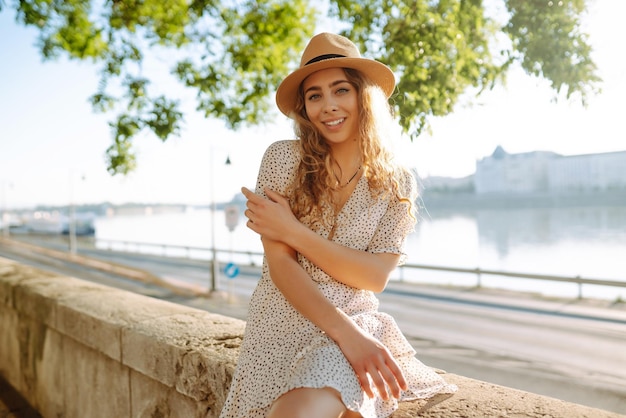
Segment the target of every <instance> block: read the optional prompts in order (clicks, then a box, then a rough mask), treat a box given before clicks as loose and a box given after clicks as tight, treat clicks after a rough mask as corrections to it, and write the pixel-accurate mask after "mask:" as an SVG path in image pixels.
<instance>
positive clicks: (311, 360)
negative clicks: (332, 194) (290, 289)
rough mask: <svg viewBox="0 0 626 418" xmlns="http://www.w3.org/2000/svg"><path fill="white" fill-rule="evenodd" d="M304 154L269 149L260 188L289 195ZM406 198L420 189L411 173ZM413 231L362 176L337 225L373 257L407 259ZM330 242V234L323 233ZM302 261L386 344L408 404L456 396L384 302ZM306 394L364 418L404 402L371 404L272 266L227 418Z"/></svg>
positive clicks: (341, 236)
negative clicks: (330, 392)
mask: <svg viewBox="0 0 626 418" xmlns="http://www.w3.org/2000/svg"><path fill="white" fill-rule="evenodd" d="M299 161H300V155H299V148H298V144H297V142H296V141H279V142H276V143H274V144H272V145H270V147H269V148H268V149H267V151H266V153H265V155H264V157H263V161H262V163H261V168H260V171H259V176H258V181H257V189H256V190H257V193H261V194H263V195H264V193H263V190H264V188H268V189H271V190H274V191H277V192H279V193H282V194H284V193H285V191H286V188H287V186H288V185H289V184H290V183H291V182H292V181H293V178H294V176H295V170H296V168H297V166H298V164H299ZM406 175H407V181H405V182H404V184H405V185H406V187H407V190H406V194H405V195H407V196H414V193H415V189H416V185H415V181H414V179H413V178H412V176H411V174H410V173H408V172H407V173H406ZM413 227H414V220H413V218H412V217H411V216H410V215H409V214H408V212H407V206H406V203H401V202H398V201H397V199H395V198H394V197H388V198H386V199H374V198H372V197H371V194H370V192H369V188H368V183H367V179H365V178H364V177H362V178H361V179H360V180H359V182H358V184H357V186H356V188H355V190H354V192H353V194H352V196H351V197H350V198H349V200H348V201H347V202H346V204H345V205H344V207H343V208H342V210H341V212H340V213H339V214H338V216H337V219H336V226H335V233H334V235H333V238H332V239H333V241H335V242H338V243H340V244H342V245H344V246H348V247H351V248H356V249H360V250H363V251H369V252H372V253H395V254H402V250H403V244H404V240H405V237H406V235H407V234H408V233H409V232H411V230H412V229H413ZM317 232H318V233H319V234H321V235H322V236H325V237H328V236H329V234H330V231H329V230H327V228H324V227H323V226H318V230H317ZM299 262H300V264H301V265H302V266H303V267H304V269H305V270H306V271H307V272H308V274H309V275H310V276H311V278H312V279H313V280H314V281H315V282H317V284H318V287H319V289H320V290H321V291H322V293H323V294H324V295H325V296H326V297H327V298H328V299H329V300H330V301H331V302H332V303H333V304H335V305H336V306H338V307H340V308H341V309H342V310H343V311H344V312H345V313H346V314H348V315H350V316H351V317H352V319H353V320H354V321H355V323H356V324H357V325H358V326H359V327H361V328H362V329H364V330H365V331H367V332H368V333H369V334H371V335H372V336H374V337H375V338H377V339H378V340H379V341H381V342H382V343H383V344H384V345H385V346H386V347H387V348H388V349H389V351H390V352H391V353H392V354H393V356H394V358H395V359H396V361H397V362H398V363H399V364H400V366H401V367H402V369H403V372H404V375H405V378H406V379H407V381H408V384H409V389H408V390H407V391H405V392H404V393H403V396H402V400H411V399H424V398H429V397H431V396H433V395H435V394H437V393H452V392H454V391H455V390H456V388H455V387H454V386H453V385H448V384H447V383H446V382H445V381H444V380H443V379H442V378H441V376H439V375H438V374H437V373H435V372H434V371H433V370H432V369H431V368H429V367H427V366H426V365H424V364H423V363H421V362H420V361H419V360H417V359H416V358H415V350H414V349H413V348H412V347H411V345H410V344H409V343H408V341H407V340H406V339H405V337H404V336H403V335H402V332H401V331H400V329H399V328H398V326H397V324H396V323H395V321H394V319H393V318H392V317H391V316H389V315H387V314H385V313H382V312H379V311H378V299H377V298H376V296H375V294H374V293H373V292H370V291H366V290H360V289H356V288H353V287H350V286H346V285H344V284H342V283H339V282H337V281H335V280H333V278H332V277H330V276H328V275H327V274H326V273H324V272H323V271H322V270H321V269H319V268H318V267H316V266H315V265H313V264H312V263H311V262H309V261H308V260H307V259H306V258H304V257H302V256H301V255H299ZM300 387H310V388H321V387H332V388H335V389H336V390H337V391H338V392H339V393H340V394H341V398H342V400H343V402H344V404H345V405H346V406H347V407H348V408H349V409H350V410H353V411H358V412H359V413H360V414H361V415H362V416H363V417H365V418H378V417H387V416H389V415H391V414H392V413H393V411H394V410H396V409H397V407H398V404H397V400H395V399H391V400H388V401H384V400H383V399H382V398H380V397H376V398H374V399H370V398H368V397H367V395H365V393H364V392H363V391H362V390H361V387H360V385H359V382H358V380H357V378H356V375H355V374H354V371H353V370H352V367H351V366H350V364H349V363H348V361H347V360H346V358H345V357H344V355H343V353H342V352H341V350H340V349H339V347H338V346H337V345H336V344H335V342H334V341H332V340H331V339H330V338H328V337H327V336H326V334H325V333H324V332H322V331H321V330H320V329H319V328H317V327H316V326H315V325H313V324H312V323H311V322H310V321H309V320H308V319H306V318H305V317H304V316H302V315H301V314H300V313H299V312H298V311H296V310H295V309H294V308H293V307H292V306H291V304H290V303H289V302H288V301H287V300H286V299H285V298H284V296H283V295H282V293H281V292H280V291H279V290H278V289H277V288H276V286H274V283H273V282H272V279H271V277H270V274H269V268H268V266H267V263H266V262H264V263H263V270H262V275H261V279H260V280H259V283H258V285H257V288H256V289H255V291H254V293H253V295H252V298H251V300H250V308H249V315H248V322H247V325H246V330H245V335H244V340H243V343H242V347H241V355H240V358H239V361H238V365H237V369H236V371H235V375H234V377H233V382H232V385H231V388H230V392H229V395H228V398H227V400H226V403H225V405H224V408H223V410H222V412H221V415H220V417H221V418H264V417H265V416H266V415H267V412H268V410H269V408H270V406H271V404H272V402H273V401H274V400H275V399H277V398H278V397H279V396H281V395H282V394H284V393H286V392H288V391H289V390H291V389H295V388H300Z"/></svg>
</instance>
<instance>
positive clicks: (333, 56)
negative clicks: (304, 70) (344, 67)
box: [304, 54, 346, 66]
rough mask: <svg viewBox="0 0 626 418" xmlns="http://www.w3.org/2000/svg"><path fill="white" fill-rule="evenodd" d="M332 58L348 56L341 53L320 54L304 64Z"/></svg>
mask: <svg viewBox="0 0 626 418" xmlns="http://www.w3.org/2000/svg"><path fill="white" fill-rule="evenodd" d="M331 58H346V56H345V55H339V54H325V55H320V56H318V57H315V58H313V59H311V60H309V61H308V62H307V63H306V64H304V65H305V66H306V65H309V64H313V63H314V62H318V61H324V60H327V59H331Z"/></svg>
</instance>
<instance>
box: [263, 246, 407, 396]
mask: <svg viewBox="0 0 626 418" xmlns="http://www.w3.org/2000/svg"><path fill="white" fill-rule="evenodd" d="M262 242H263V248H264V250H265V256H266V258H267V263H268V265H269V269H270V276H271V278H272V281H273V282H274V284H275V285H276V287H277V288H278V289H279V290H280V291H281V292H282V294H283V295H284V296H285V298H286V299H287V300H288V301H289V302H290V303H291V304H292V305H293V307H294V308H295V309H296V310H297V311H298V312H300V313H301V314H302V315H304V316H305V317H306V318H307V319H309V320H310V321H311V322H312V323H313V324H315V325H316V326H317V327H319V328H320V329H321V330H322V331H324V332H325V333H326V334H327V335H328V336H329V337H330V338H331V339H333V340H334V341H335V342H336V343H337V345H338V346H339V348H340V349H341V351H342V352H343V354H344V355H345V356H346V359H347V360H348V362H349V363H350V365H351V366H352V368H353V369H354V371H355V373H356V376H357V378H358V380H359V382H360V384H361V387H362V388H363V390H364V391H365V393H366V394H367V395H368V396H369V397H373V396H374V392H373V391H372V388H371V387H370V384H369V380H368V375H369V376H370V377H371V379H372V382H373V384H374V386H375V387H376V388H377V390H378V392H379V393H380V394H381V396H382V397H383V399H388V397H389V396H388V393H387V389H386V387H387V386H388V387H389V390H390V392H391V395H392V396H394V397H396V398H399V397H400V391H401V388H402V389H406V381H405V380H404V377H403V375H402V371H401V370H400V368H399V367H398V365H397V363H396V362H395V360H394V359H393V357H392V356H391V354H390V353H389V351H388V350H387V348H385V346H383V345H382V344H381V343H380V342H378V341H377V340H376V339H374V338H372V337H371V336H369V335H368V334H366V333H364V332H363V331H362V330H361V329H360V328H359V327H358V326H357V325H356V324H355V323H354V321H352V319H351V318H350V317H349V316H347V315H346V314H345V313H344V312H343V311H341V309H339V308H337V307H336V306H334V305H333V304H332V303H331V302H330V301H328V299H326V297H325V296H324V295H323V294H322V293H321V292H320V291H319V289H318V288H317V286H316V285H315V283H314V282H313V281H312V280H311V278H310V277H309V276H308V275H307V273H306V272H305V271H304V270H303V269H302V267H301V266H300V264H298V262H297V259H296V252H295V251H294V250H293V249H292V248H290V247H289V246H287V245H286V244H284V243H282V242H279V241H274V240H271V239H269V238H266V237H262Z"/></svg>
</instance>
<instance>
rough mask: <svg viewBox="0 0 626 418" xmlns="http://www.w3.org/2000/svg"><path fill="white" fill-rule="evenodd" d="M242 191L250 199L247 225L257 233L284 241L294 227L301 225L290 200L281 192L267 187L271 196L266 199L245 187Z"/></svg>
mask: <svg viewBox="0 0 626 418" xmlns="http://www.w3.org/2000/svg"><path fill="white" fill-rule="evenodd" d="M241 192H242V193H243V195H244V196H245V197H246V199H248V201H247V202H246V207H247V209H246V211H245V212H244V215H245V216H246V217H247V218H248V222H247V223H246V225H247V227H248V228H250V229H251V230H253V231H254V232H256V233H257V234H259V235H261V236H263V237H267V238H270V239H272V240H275V241H282V242H284V241H285V238H286V237H287V236H288V235H289V234H291V233H292V232H293V229H294V228H295V227H296V226H297V225H300V222H299V221H298V220H297V219H296V217H295V216H294V214H293V212H291V208H290V207H289V201H288V200H287V199H286V198H284V197H283V196H282V195H280V194H279V193H276V192H274V191H272V190H269V189H265V194H266V195H267V197H268V198H269V199H266V198H264V197H263V196H260V195H258V194H256V193H254V192H252V191H251V190H248V189H246V188H245V187H242V189H241Z"/></svg>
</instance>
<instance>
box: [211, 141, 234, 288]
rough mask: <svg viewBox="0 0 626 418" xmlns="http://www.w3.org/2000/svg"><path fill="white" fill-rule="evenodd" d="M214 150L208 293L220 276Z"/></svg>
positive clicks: (213, 149) (212, 148) (228, 161)
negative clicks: (216, 231)
mask: <svg viewBox="0 0 626 418" xmlns="http://www.w3.org/2000/svg"><path fill="white" fill-rule="evenodd" d="M214 161H215V148H214V147H213V146H211V159H210V166H211V167H210V176H211V181H210V184H211V286H210V289H209V293H210V294H212V293H215V292H217V280H218V278H219V274H220V268H219V262H218V261H217V248H216V243H215V212H216V211H217V204H216V202H215V164H214ZM225 164H226V165H230V157H229V156H227V157H226V162H225Z"/></svg>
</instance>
